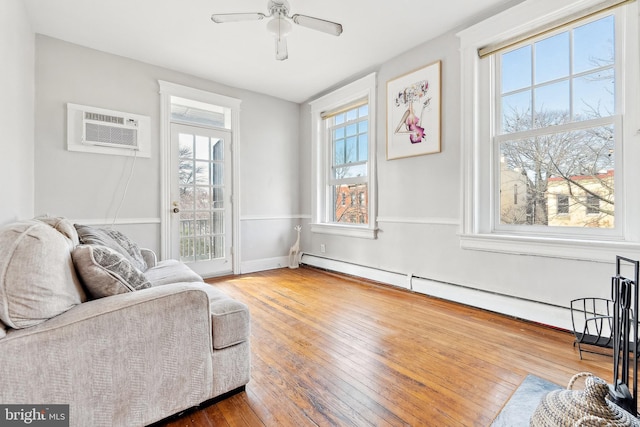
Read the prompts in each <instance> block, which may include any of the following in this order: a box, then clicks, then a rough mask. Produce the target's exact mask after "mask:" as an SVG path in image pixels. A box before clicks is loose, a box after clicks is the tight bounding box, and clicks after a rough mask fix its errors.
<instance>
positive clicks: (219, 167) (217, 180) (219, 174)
mask: <svg viewBox="0 0 640 427" xmlns="http://www.w3.org/2000/svg"><path fill="white" fill-rule="evenodd" d="M211 169H212V173H211V184H212V185H224V163H221V162H213V163H211Z"/></svg>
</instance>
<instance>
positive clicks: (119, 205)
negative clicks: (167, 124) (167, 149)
mask: <svg viewBox="0 0 640 427" xmlns="http://www.w3.org/2000/svg"><path fill="white" fill-rule="evenodd" d="M137 158H138V150H134V151H133V162H132V163H131V170H129V177H128V178H127V183H126V184H125V185H124V192H123V193H122V198H121V199H120V203H119V204H118V209H116V213H115V215H114V216H113V222H112V223H111V225H110V226H109V228H113V226H114V225H115V223H116V220H117V219H118V214H119V213H120V208H121V207H122V204H123V203H124V198H125V197H126V196H127V190H128V189H129V183H130V182H131V177H132V176H133V170H134V169H135V167H136V159H137Z"/></svg>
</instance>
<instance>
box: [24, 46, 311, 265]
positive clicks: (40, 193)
mask: <svg viewBox="0 0 640 427" xmlns="http://www.w3.org/2000/svg"><path fill="white" fill-rule="evenodd" d="M36 58H37V59H36V74H35V75H36V125H35V129H36V131H35V147H36V154H35V167H36V169H35V211H36V213H37V214H45V213H47V214H49V215H56V216H65V217H67V218H71V219H74V220H87V221H104V220H105V219H106V220H112V218H113V215H114V214H115V212H116V209H117V206H118V204H119V203H120V199H121V197H122V193H123V191H124V187H125V184H126V180H127V177H128V175H129V171H130V168H131V165H132V162H133V158H132V157H124V156H114V155H103V154H91V153H81V152H69V151H67V150H66V103H68V102H71V103H76V104H81V105H89V106H95V107H101V108H106V109H110V110H117V111H126V112H130V113H136V114H142V115H145V116H150V117H151V158H149V159H147V158H138V159H137V160H136V164H135V170H134V173H133V176H132V179H131V183H130V186H129V189H128V193H127V196H126V198H125V200H124V203H123V206H122V209H121V211H120V213H119V215H118V219H119V221H123V222H126V223H128V224H125V225H119V226H117V227H116V228H119V229H121V230H122V231H123V232H125V233H128V234H129V235H131V236H132V237H133V238H134V239H136V240H137V241H138V242H140V244H141V245H144V246H146V247H150V248H152V249H155V250H158V248H159V240H160V235H159V233H160V225H159V223H158V221H159V218H160V209H162V208H163V207H161V206H160V200H161V197H160V176H161V171H160V151H159V150H160V142H159V139H160V96H159V93H158V91H159V86H158V80H164V81H169V82H173V83H177V84H181V85H184V86H189V87H193V88H197V89H201V90H206V91H210V92H214V93H218V94H221V95H225V96H230V97H234V98H238V99H241V100H242V104H241V112H240V146H239V152H240V193H239V194H240V200H241V202H240V204H241V208H240V219H241V236H242V242H241V249H242V252H241V262H242V263H246V262H248V263H261V265H265V262H264V260H271V261H269V262H273V259H277V258H278V257H284V256H286V255H287V251H288V248H289V245H290V244H291V243H290V242H289V240H290V238H291V235H292V231H291V230H292V228H293V225H292V218H293V217H295V216H296V215H297V213H298V204H299V203H298V194H299V193H298V183H297V181H298V177H297V175H298V172H297V161H298V149H297V147H298V128H299V123H298V122H299V106H298V105H297V104H294V103H291V102H288V101H283V100H280V99H276V98H273V97H269V96H265V95H260V94H257V93H253V92H249V91H245V90H241V89H236V88H231V87H228V86H224V85H220V84H217V83H215V82H211V81H207V80H203V79H200V78H196V77H193V76H189V75H186V74H182V73H179V72H175V71H172V70H167V69H163V68H160V67H156V66H152V65H149V64H145V63H142V62H139V61H135V60H131V59H128V58H124V57H120V56H115V55H112V54H108V53H104V52H100V51H96V50H92V49H87V48H84V47H81V46H78V45H74V44H71V43H67V42H64V41H61V40H57V39H53V38H50V37H45V36H41V35H38V36H37V37H36ZM265 218H269V221H270V223H269V227H268V233H266V232H265V231H264V228H263V227H260V226H257V225H256V224H262V223H263V221H265ZM269 262H266V264H269ZM267 267H269V265H267Z"/></svg>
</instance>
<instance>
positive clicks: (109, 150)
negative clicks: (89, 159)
mask: <svg viewBox="0 0 640 427" xmlns="http://www.w3.org/2000/svg"><path fill="white" fill-rule="evenodd" d="M149 133H150V118H149V117H148V116H141V115H139V114H133V113H125V112H120V111H113V110H106V109H103V108H97V107H89V106H86V105H77V104H71V103H69V104H67V148H68V150H69V151H85V152H92V153H101V154H116V155H125V156H131V155H138V156H140V157H150V135H149Z"/></svg>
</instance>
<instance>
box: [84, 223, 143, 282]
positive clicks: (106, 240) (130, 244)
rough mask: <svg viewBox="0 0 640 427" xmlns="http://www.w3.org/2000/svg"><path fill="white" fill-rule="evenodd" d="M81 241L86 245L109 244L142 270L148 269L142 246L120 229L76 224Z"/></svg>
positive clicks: (108, 245)
mask: <svg viewBox="0 0 640 427" xmlns="http://www.w3.org/2000/svg"><path fill="white" fill-rule="evenodd" d="M75 228H76V230H77V231H78V237H79V238H80V243H82V244H85V245H101V246H107V247H109V248H111V249H113V250H114V251H117V252H120V253H121V254H122V255H123V256H124V257H125V258H127V259H128V260H129V261H130V262H131V263H132V264H133V265H135V267H136V268H137V269H138V270H140V271H145V270H146V269H147V264H146V262H145V260H144V257H143V256H142V254H141V253H140V247H138V245H137V244H136V243H135V242H134V241H133V240H131V239H129V238H128V237H127V236H125V235H124V234H122V233H121V232H119V231H118V230H112V229H108V228H97V227H90V226H88V225H81V224H75Z"/></svg>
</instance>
